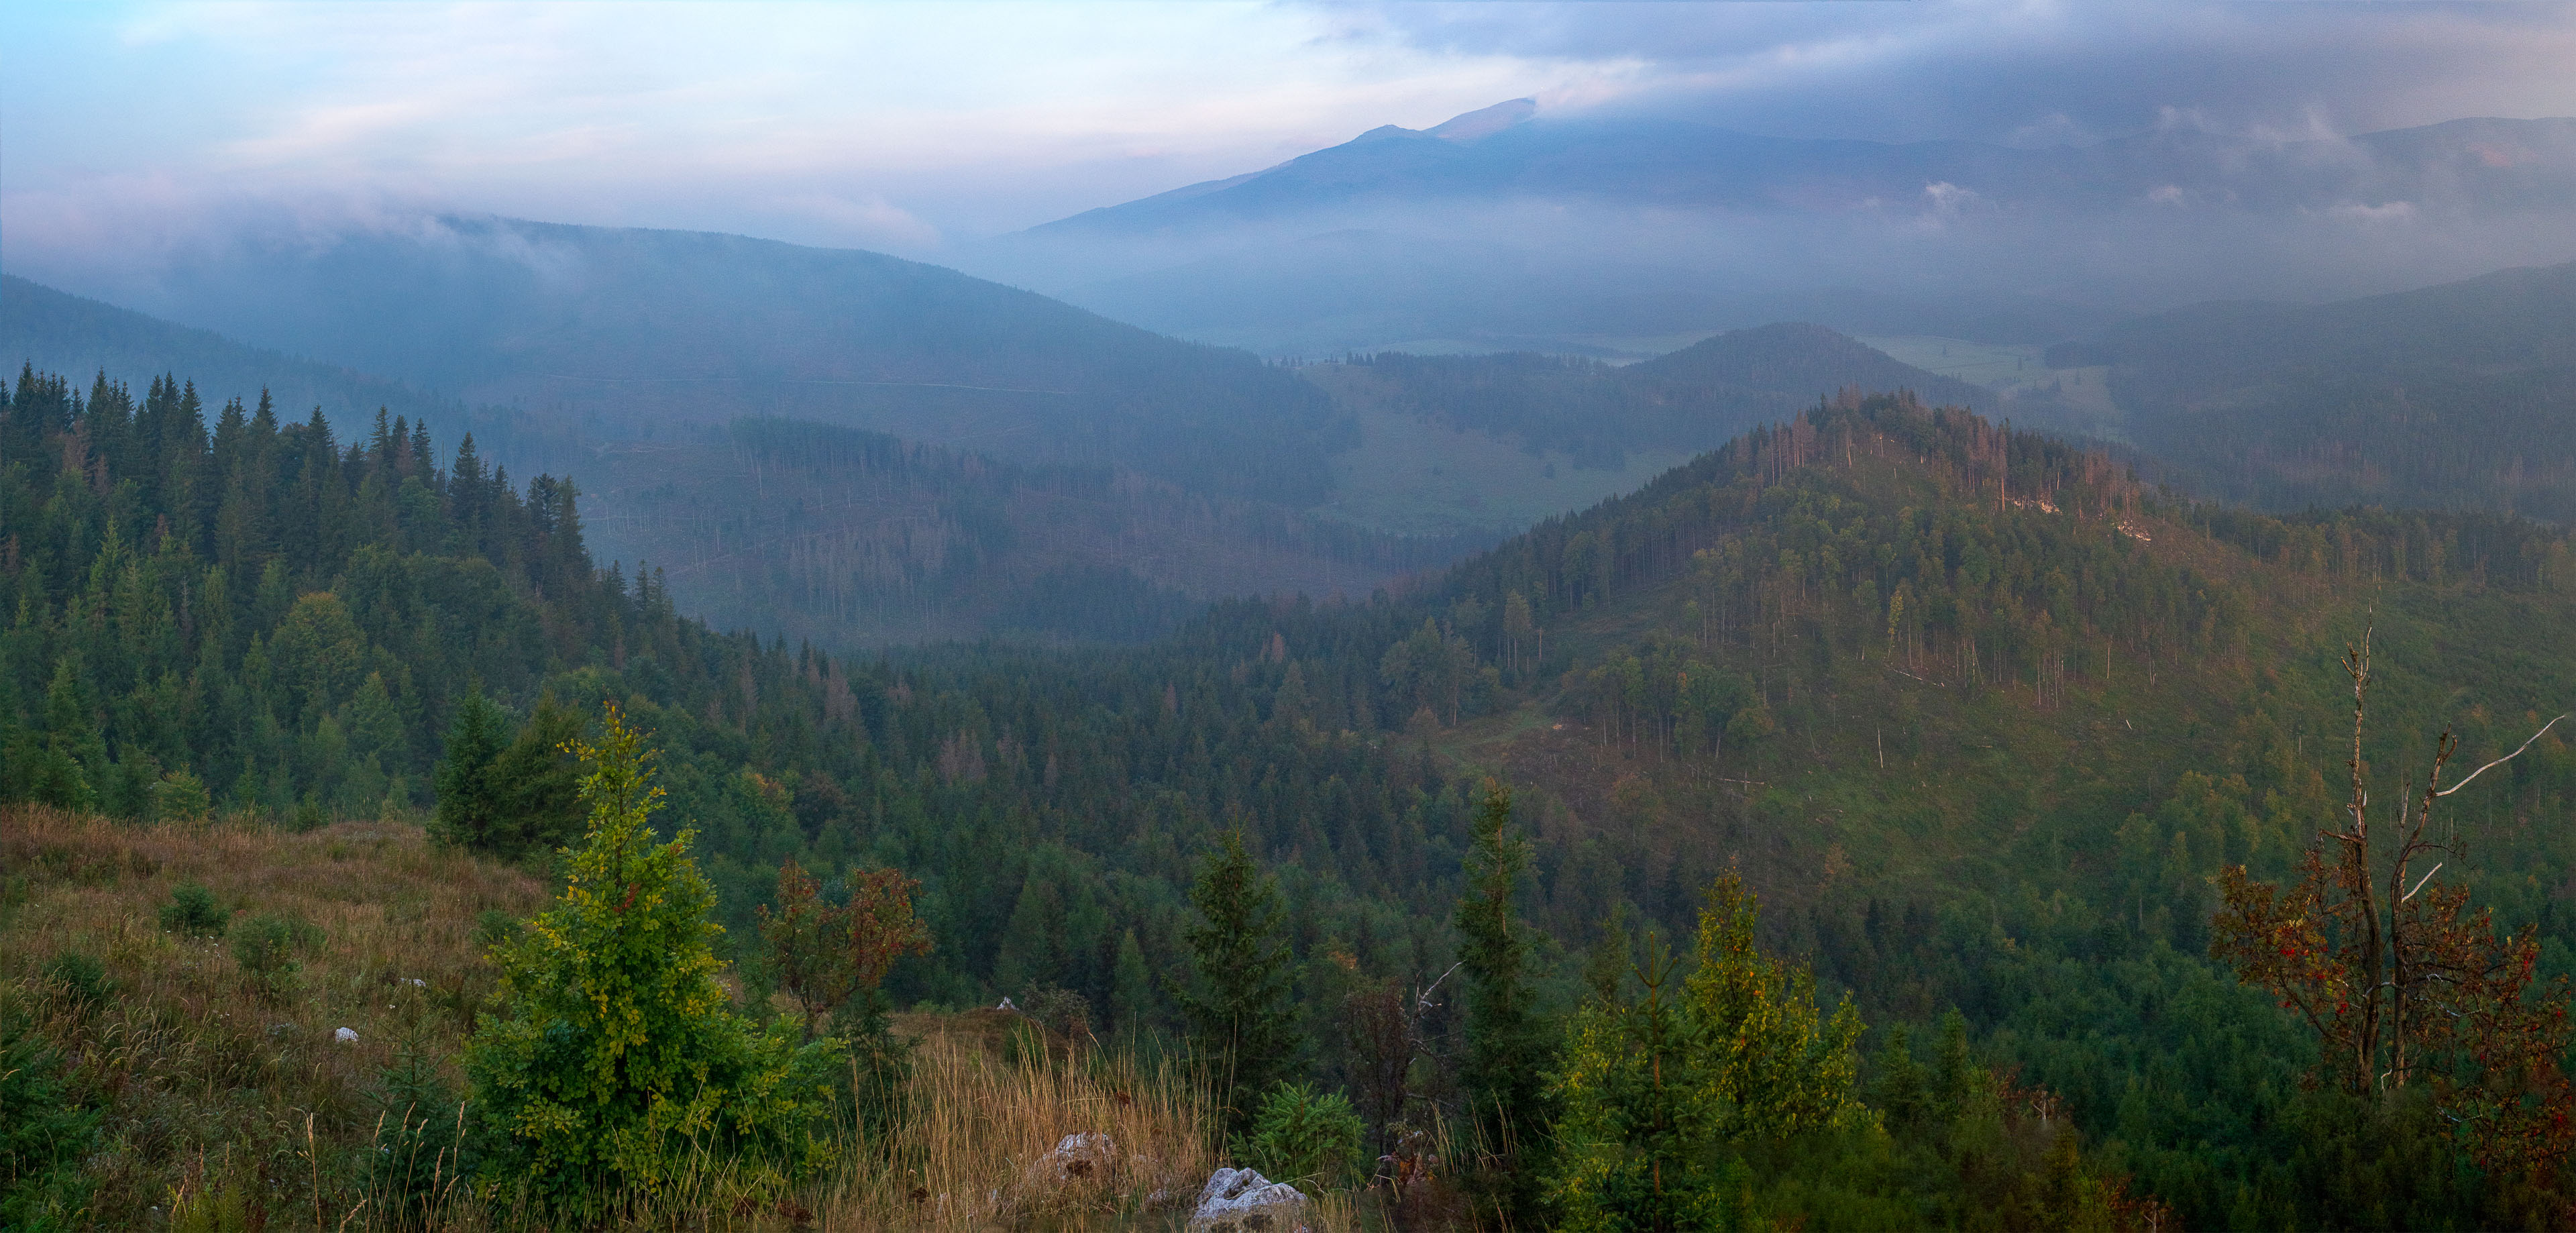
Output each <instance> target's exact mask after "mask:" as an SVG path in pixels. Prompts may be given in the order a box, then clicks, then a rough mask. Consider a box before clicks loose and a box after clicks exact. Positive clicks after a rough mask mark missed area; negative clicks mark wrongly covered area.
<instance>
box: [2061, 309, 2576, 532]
mask: <svg viewBox="0 0 2576 1233" xmlns="http://www.w3.org/2000/svg"><path fill="white" fill-rule="evenodd" d="M2050 362H2051V363H2052V364H2054V365H2059V366H2090V365H2105V364H2107V365H2109V366H2110V375H2111V392H2112V396H2113V398H2114V399H2115V400H2117V402H2118V403H2119V405H2120V407H2121V409H2122V410H2123V411H2124V412H2126V423H2127V427H2128V431H2129V434H2130V436H2131V437H2132V438H2133V439H2134V440H2136V441H2137V442H2138V444H2139V445H2140V446H2142V447H2143V448H2145V449H2146V450H2147V451H2148V452H2149V453H2151V454H2153V455H2155V456H2156V457H2158V458H2159V459H2161V460H2162V461H2163V462H2164V463H2165V464H2166V465H2167V466H2168V467H2169V468H2170V470H2171V474H2172V476H2173V477H2174V478H2175V479H2176V480H2178V481H2180V482H2182V483H2184V484H2186V485H2189V486H2192V487H2194V488H2196V489H2198V490H2200V491H2203V492H2207V493H2210V494H2212V495H2216V496H2221V497H2224V498H2226V499H2229V500H2238V501H2248V502H2253V503H2256V504H2259V505H2264V506H2267V507H2271V508H2277V509H2295V508H2299V507H2302V506H2307V505H2325V506H2339V505H2347V504H2356V503H2369V504H2383V505H2394V506H2431V507H2437V508H2475V509H2491V510H2507V511H2513V512H2518V513H2522V514H2526V515H2529V516H2531V517H2535V518H2542V519H2547V520H2549V521H2552V522H2566V521H2568V520H2570V519H2571V518H2576V264H2571V265H2558V266H2550V267H2546V268H2536V269H2511V270H2501V271H2498V272H2496V273H2493V274H2489V275H2486V276H2484V277H2481V278H2474V279H2469V280H2467V281H2465V282H2457V283H2447V284H2444V285H2441V286H2435V287H2426V288H2423V289H2421V290H2417V291H2407V292H2401V293H2398V294H2395V295H2383V296H2374V297H2370V298H2367V299H2358V300H2347V301H2343V302H2340V303H2333V304H2324V305H2317V306H2313V307H2310V306H2300V305H2283V304H2259V303H2234V304H2207V305H2199V306H2195V307H2192V308H2186V309H2178V310H2176V311H2173V312H2170V313H2165V314H2161V315H2158V316H2153V317H2147V318H2143V319H2141V320H2137V321H2132V322H2128V323H2126V324H2124V325H2120V326H2117V327H2114V328H2113V329H2110V330H2108V331H2105V332H2103V333H2101V334H2099V335H2096V336H2094V337H2091V338H2088V339H2086V340H2084V341H2081V342H2076V343H2068V344H2065V345H2062V346H2059V347H2057V348H2054V349H2052V350H2051V352H2050Z"/></svg>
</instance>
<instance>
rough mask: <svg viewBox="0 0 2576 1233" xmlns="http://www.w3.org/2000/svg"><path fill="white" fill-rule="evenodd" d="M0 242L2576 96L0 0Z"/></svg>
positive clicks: (1823, 24) (1545, 24)
mask: <svg viewBox="0 0 2576 1233" xmlns="http://www.w3.org/2000/svg"><path fill="white" fill-rule="evenodd" d="M0 48H6V49H7V50H6V53H5V59H0V261H7V262H11V263H14V264H17V265H19V266H27V265H30V264H32V265H34V266H37V267H43V266H44V265H46V264H47V263H48V262H54V263H59V262H62V261H67V260H79V259H82V258H83V257H84V256H86V257H91V258H96V257H99V256H100V255H101V254H111V253H136V252H149V251H152V250H154V249H155V248H156V247H160V246H169V245H178V244H184V243H188V242H191V241H192V240H194V239H201V238H203V237H204V236H206V235H208V234H212V233H215V232H219V231H222V230H223V229H226V228H236V227H244V226H268V227H276V226H310V225H323V224H334V225H336V224H338V223H342V222H345V221H347V220H349V219H352V218H357V219H365V218H370V217H396V216H404V215H409V214H416V213H417V212H420V211H424V210H428V211H458V212H472V213H498V214H505V215H512V216H517V217H526V218H536V219H544V220H548V221H561V222H578V223H596V224H612V225H634V226H655V227H682V228H701V229H707V230H720V231H732V232H740V233H744V234H751V235H759V236H765V237H770V238H775V239H783V240H790V241H796V242H800V243H809V244H823V245H832V246H848V247H865V248H875V249H881V250H886V251H893V252H899V253H904V254H906V255H913V256H925V257H931V258H934V259H935V258H936V257H937V256H938V255H939V254H940V253H941V252H943V251H949V250H953V249H955V248H956V247H957V246H959V245H963V244H971V243H973V242H974V241H976V240H979V239H981V238H984V237H988V236H992V235H995V234H999V233H1002V232H1007V231H1010V230H1014V229H1017V228H1021V227H1026V226H1030V225H1033V224H1036V223H1041V222H1045V221H1048V220H1050V219H1054V218H1058V217H1062V216H1064V215H1068V214H1071V213H1075V212H1078V211H1080V210H1083V209H1088V208H1091V207H1094V206H1100V205H1108V204H1114V203H1116V202H1120V201H1124V200H1129V199H1132V198H1135V197H1139V196H1144V195H1147V194H1150V193H1155V192H1160V191H1163V190H1165V189H1169V188H1173V187H1177V186H1180V185H1183V184H1188V183H1192V182H1195V181H1199V180H1204V179H1211V178H1216V177H1221V176H1227V175H1233V174H1237V173H1240V172H1244V171H1249V170H1254V169H1257V168H1260V167H1263V166H1267V165H1269V164H1272V163H1275V162H1278V161H1281V160H1283V159H1286V158H1290V157H1293V156H1295V155H1297V154H1300V153H1303V152H1305V151H1308V150H1312V149H1316V148H1320V147H1322V146H1327V145H1332V144H1335V143H1338V142H1341V141H1345V140H1348V139H1349V138H1350V137H1352V136H1354V135H1356V134H1358V133H1360V132H1362V131H1364V130H1366V129H1369V128H1373V127H1376V126H1378V125H1381V124H1389V123H1392V124H1400V125H1404V126H1406V127H1412V128H1421V127H1427V126H1429V125H1432V124H1436V123H1438V122H1439V121H1441V120H1443V119H1446V118H1448V117H1449V116H1451V115H1454V114H1457V113H1459V112H1463V111H1468V110H1472V109H1475V108H1479V107H1483V106H1486V105H1488V104H1491V103H1494V102H1498V101H1501V100H1504V99H1510V98H1515V97H1523V96H1527V97H1534V98H1536V99H1538V100H1539V102H1540V107H1541V113H1542V115H1553V116H1579V115H1586V114H1599V115H1657V116H1668V117H1672V118H1680V119H1690V120H1698V121H1704V122H1708V123H1715V124H1723V125H1727V126H1730V127H1735V128H1741V129H1746V130H1749V131H1754V132H1762V133H1771V134H1778V135H1791V136H1834V137H1856V138H1868V139H1875V140H1919V139H1928V138H1967V139H1974V140H1985V141H1997V142H2007V143H2017V144H2025V145H2033V144H2041V145H2044V144H2057V143H2066V142H2076V143H2081V142H2085V141H2091V140H2096V139H2099V138H2101V137H2104V136H2110V135H2116V134H2121V133H2129V132H2137V131H2141V130H2144V129H2150V128H2154V127H2157V126H2160V125H2161V126H2172V125H2188V126H2196V127H2203V128H2212V129H2219V130H2226V131H2235V132H2253V133H2276V134H2280V135H2284V136H2305V135H2317V134H2324V133H2352V132H2362V131H2369V130H2372V129H2379V128H2390V127H2402V126H2407V125H2414V124H2425V123H2432V122H2437V121H2440V120H2445V119H2452V118H2457V117H2461V116H2471V115H2496V116H2513V117H2537V116H2558V115H2576V74H2571V73H2569V72H2568V71H2567V66H2569V65H2571V64H2576V4H2567V3H2477V4H2417V3H2396V2H2382V3H2296V2H2292V0H2262V2H2258V3H2236V4H2209V3H2197V2H2195V0H2154V2H2152V3H2133V2H2129V0H2084V2H2081V3H2063V2H2050V0H1910V2H1908V0H1896V2H1872V0H1845V2H1840V3H1667V4H1615V3H1576V4H1501V3H1479V4H1454V5H1451V4H1344V3H1308V2H1296V3H1284V2H1283V3H1237V2H1229V0H1155V2H1149V3H1119V4H1093V3H1072V2H1057V3H1039V4H1028V3H1007V2H1003V0H990V2H965V3H959V2H955V0H947V2H943V3H937V4H900V3H887V4H777V5H772V4H752V3H728V4H716V5H700V4H684V3H657V4H620V3H580V4H525V5H523V4H407V3H366V4H332V3H297V4H160V3H79V4H46V3H30V2H28V0H17V2H16V3H12V4H9V5H6V6H0Z"/></svg>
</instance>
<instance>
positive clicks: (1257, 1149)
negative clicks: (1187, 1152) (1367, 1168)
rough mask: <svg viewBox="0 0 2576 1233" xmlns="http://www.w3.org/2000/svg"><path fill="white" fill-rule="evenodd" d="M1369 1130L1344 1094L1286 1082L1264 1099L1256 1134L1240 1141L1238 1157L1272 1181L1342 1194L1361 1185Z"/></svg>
mask: <svg viewBox="0 0 2576 1233" xmlns="http://www.w3.org/2000/svg"><path fill="white" fill-rule="evenodd" d="M1363 1129H1364V1128H1363V1127H1362V1126H1361V1124H1360V1115H1359V1113H1358V1112H1357V1111H1355V1110H1353V1109H1352V1108H1351V1102H1350V1101H1348V1100H1346V1099H1344V1098H1343V1097H1342V1094H1341V1093H1339V1092H1317V1091H1316V1090H1315V1089H1314V1087H1313V1086H1312V1085H1310V1084H1305V1083H1281V1084H1277V1085H1274V1086H1273V1087H1272V1088H1271V1089H1270V1094H1269V1096H1267V1097H1266V1098H1264V1099H1263V1100H1262V1102H1261V1112H1260V1113H1258V1114H1256V1115H1255V1116H1254V1117H1253V1119H1252V1133H1251V1134H1250V1135H1249V1136H1247V1137H1245V1138H1242V1139H1237V1140H1236V1141H1235V1143H1234V1155H1235V1158H1236V1159H1238V1160H1240V1161H1242V1162H1243V1163H1244V1164H1246V1165H1249V1166H1251V1167H1252V1168H1254V1169H1257V1170H1259V1171H1260V1172H1261V1175H1262V1176H1264V1177H1267V1178H1269V1179H1271V1180H1272V1181H1282V1182H1288V1183H1290V1184H1292V1185H1297V1186H1306V1187H1313V1188H1318V1189H1325V1190H1337V1189H1341V1188H1343V1187H1346V1186H1348V1185H1350V1184H1351V1183H1352V1182H1353V1181H1354V1180H1356V1179H1355V1177H1354V1175H1355V1173H1356V1172H1357V1170H1358V1168H1359V1163H1360V1135H1361V1134H1362V1133H1363Z"/></svg>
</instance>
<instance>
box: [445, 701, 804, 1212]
mask: <svg viewBox="0 0 2576 1233" xmlns="http://www.w3.org/2000/svg"><path fill="white" fill-rule="evenodd" d="M575 752H577V753H578V754H579V756H580V757H581V758H582V760H583V762H584V763H585V764H586V765H587V767H588V771H587V773H586V774H584V775H583V776H582V778H581V782H580V791H581V799H582V800H583V801H584V802H585V803H587V804H588V805H589V807H590V831H589V834H588V836H587V838H586V839H585V841H584V842H583V844H582V846H581V847H580V848H579V849H578V850H576V851H575V852H573V853H572V854H571V869H570V880H569V882H568V884H567V885H566V886H565V887H564V890H563V894H562V895H561V896H560V897H558V898H557V899H556V901H555V903H554V906H553V907H551V908H549V909H548V910H546V911H545V912H544V913H542V914H540V915H539V916H538V917H537V918H536V920H535V921H534V922H532V924H531V927H530V928H529V930H528V931H527V933H526V934H525V935H524V936H523V937H522V938H520V939H519V940H518V941H516V942H514V943H512V944H510V945H508V946H506V947H504V948H502V949H501V950H500V951H498V952H497V953H496V955H495V958H496V959H497V960H498V961H499V963H500V967H501V1003H502V1007H503V1009H502V1010H501V1012H500V1013H498V1014H487V1015H485V1016H483V1018H482V1021H481V1023H480V1024H479V1026H478V1027H477V1029H476V1032H475V1035H474V1038H473V1040H472V1041H471V1042H470V1043H469V1044H468V1046H467V1049H466V1059H465V1060H466V1070H467V1073H468V1074H469V1076H470V1077H471V1078H472V1080H473V1085H474V1106H475V1108H476V1109H477V1111H478V1115H479V1118H480V1123H481V1126H482V1129H483V1135H484V1138H485V1140H486V1149H485V1157H484V1175H485V1177H486V1178H487V1179H488V1181H489V1182H490V1183H491V1184H492V1185H494V1186H496V1187H499V1188H503V1189H509V1188H515V1187H524V1188H525V1190H526V1192H527V1193H528V1194H529V1195H530V1196H531V1197H532V1198H535V1199H537V1200H539V1201H541V1202H544V1203H547V1204H549V1205H552V1206H558V1207H575V1208H584V1207H587V1208H594V1209H595V1208H597V1207H598V1206H600V1205H601V1204H602V1203H603V1202H605V1201H608V1198H607V1197H608V1196H621V1197H620V1199H619V1200H618V1201H627V1200H632V1199H640V1198H644V1197H648V1196H655V1195H662V1194H668V1193H670V1191H671V1190H672V1188H673V1187H675V1186H677V1185H679V1184H681V1183H683V1182H685V1181H686V1180H687V1179H688V1178H689V1177H690V1176H691V1175H692V1173H693V1171H695V1170H697V1169H700V1168H703V1167H706V1166H707V1164H708V1163H709V1162H717V1163H719V1164H723V1165H733V1166H740V1167H744V1168H747V1169H750V1170H752V1172H753V1174H754V1176H756V1177H766V1178H769V1179H771V1180H773V1181H775V1180H782V1179H784V1178H787V1177H792V1176H795V1175H798V1174H801V1173H803V1172H804V1171H806V1170H807V1169H809V1168H811V1167H812V1166H814V1165H816V1164H818V1163H820V1162H821V1161H822V1160H823V1159H824V1158H825V1157H826V1155H827V1153H828V1149H827V1147H826V1146H825V1144H824V1142H823V1141H822V1140H821V1139H819V1138H817V1137H816V1135H815V1125H816V1119H817V1118H819V1117H820V1116H821V1115H822V1114H823V1113H824V1110H825V1107H826V1106H825V1097H824V1090H825V1084H826V1083H827V1081H828V1070H829V1067H830V1063H831V1059H832V1058H833V1057H835V1056H836V1055H837V1052H838V1049H839V1046H838V1044H837V1043H836V1042H829V1041H822V1042H813V1043H808V1044H803V1045H801V1046H800V1045H799V1043H798V1041H797V1029H796V1027H795V1026H794V1025H792V1024H790V1023H786V1022H783V1021H782V1022H778V1023H773V1024H772V1025H770V1026H769V1027H768V1028H767V1029H766V1030H763V1029H760V1028H757V1027H755V1026H754V1025H753V1024H751V1023H750V1022H749V1021H747V1020H746V1019H744V1018H743V1017H742V1016H740V1015H738V1014H736V1013H735V1012H734V1010H733V1008H732V1006H731V1004H730V1001H729V999H728V998H727V995H726V993H725V989H724V986H723V985H722V984H720V983H718V981H717V979H716V972H717V966H718V965H717V961H716V957H715V951H714V949H713V947H714V942H715V940H716V938H717V937H718V936H720V935H721V934H722V933H723V930H722V928H721V927H720V926H718V925H717V924H716V923H715V922H714V921H713V920H711V919H710V918H709V913H710V911H711V909H712V908H713V907H714V905H715V892H714V889H713V887H711V886H710V885H709V884H708V882H707V880H706V878H705V877H704V876H703V875H701V874H700V873H699V872H698V868H697V864H696V863H695V862H694V861H692V860H691V859H690V858H689V842H690V839H691V838H692V833H691V832H688V831H682V832H681V833H680V834H679V836H678V837H677V838H674V839H672V840H670V841H669V842H667V843H664V842H658V841H657V840H658V836H657V835H656V834H655V833H654V831H653V829H652V827H651V826H650V825H649V820H650V818H651V815H652V813H653V811H654V809H656V808H657V807H658V806H659V804H660V802H661V798H662V790H661V789H660V788H659V787H656V786H654V785H653V783H652V772H651V768H650V765H649V760H650V756H651V755H650V754H649V753H648V752H647V751H646V750H645V749H644V747H643V739H642V736H641V735H640V734H639V733H637V732H636V731H635V730H633V729H631V728H629V727H627V726H626V724H625V721H624V718H623V716H621V715H620V714H619V712H618V710H617V708H615V707H614V706H612V707H610V708H608V711H607V714H606V716H605V722H604V730H603V731H602V733H601V736H600V738H599V741H598V743H597V744H595V745H593V744H580V745H577V747H576V750H575ZM594 1187H595V1188H597V1189H595V1190H594V1189H592V1188H594Z"/></svg>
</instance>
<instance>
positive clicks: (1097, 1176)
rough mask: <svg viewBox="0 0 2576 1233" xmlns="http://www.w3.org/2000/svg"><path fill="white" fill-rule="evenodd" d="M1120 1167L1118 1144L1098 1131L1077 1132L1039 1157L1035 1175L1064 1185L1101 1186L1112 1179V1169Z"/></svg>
mask: <svg viewBox="0 0 2576 1233" xmlns="http://www.w3.org/2000/svg"><path fill="white" fill-rule="evenodd" d="M1117 1167H1118V1141H1117V1140H1115V1139H1112V1138H1110V1137H1109V1136H1108V1135H1105V1134H1102V1133H1100V1132H1099V1131H1096V1130H1083V1131H1076V1132H1075V1133H1073V1134H1069V1135H1066V1136H1065V1137H1064V1141H1063V1142H1061V1143H1058V1144H1056V1145H1055V1150H1053V1151H1050V1152H1048V1153H1047V1154H1046V1155H1044V1156H1040V1157H1038V1161H1037V1167H1036V1168H1035V1169H1032V1170H1031V1172H1032V1173H1033V1174H1035V1175H1036V1178H1035V1179H1033V1180H1044V1181H1046V1182H1049V1183H1052V1184H1054V1185H1058V1186H1062V1185H1066V1184H1068V1183H1071V1182H1077V1181H1080V1182H1090V1183H1094V1184H1098V1183H1101V1182H1106V1181H1108V1180H1109V1173H1110V1170H1112V1169H1115V1168H1117Z"/></svg>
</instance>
